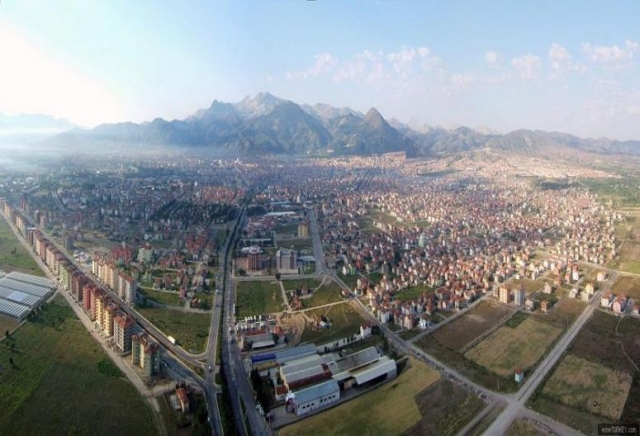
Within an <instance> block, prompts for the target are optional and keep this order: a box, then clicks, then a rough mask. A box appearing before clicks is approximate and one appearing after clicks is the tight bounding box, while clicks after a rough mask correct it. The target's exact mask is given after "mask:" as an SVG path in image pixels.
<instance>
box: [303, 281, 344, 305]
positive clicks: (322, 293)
mask: <svg viewBox="0 0 640 436" xmlns="http://www.w3.org/2000/svg"><path fill="white" fill-rule="evenodd" d="M338 301H342V288H341V287H340V285H339V284H337V283H336V282H334V281H333V280H327V281H325V283H324V285H322V286H320V288H318V289H316V290H315V292H314V293H313V295H312V296H311V298H308V299H306V300H305V306H307V307H317V306H322V305H325V304H329V303H337V302H338Z"/></svg>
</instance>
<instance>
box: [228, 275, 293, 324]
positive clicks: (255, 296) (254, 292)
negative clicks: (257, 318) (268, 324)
mask: <svg viewBox="0 0 640 436" xmlns="http://www.w3.org/2000/svg"><path fill="white" fill-rule="evenodd" d="M236 294H237V295H236V316H237V317H238V318H244V317H246V316H253V315H263V314H267V313H275V312H282V304H283V301H282V291H281V290H280V285H279V284H278V282H260V281H255V282H237V283H236Z"/></svg>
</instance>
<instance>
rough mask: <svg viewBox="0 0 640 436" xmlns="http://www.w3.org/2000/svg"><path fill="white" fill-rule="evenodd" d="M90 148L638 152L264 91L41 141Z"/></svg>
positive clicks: (633, 144)
mask: <svg viewBox="0 0 640 436" xmlns="http://www.w3.org/2000/svg"><path fill="white" fill-rule="evenodd" d="M46 141H47V142H49V143H60V144H63V143H65V142H68V141H75V142H78V143H85V144H90V143H91V142H93V141H98V142H104V141H110V142H116V143H138V144H141V146H142V145H166V146H182V147H212V148H219V149H222V150H225V151H232V152H235V153H239V154H247V153H249V154H252V153H256V152H260V153H273V154H292V153H293V154H335V155H342V154H346V155H348V154H361V155H368V154H381V153H386V152H397V151H404V152H406V153H407V155H408V156H438V155H443V154H451V153H457V152H461V151H469V150H476V149H481V148H491V149H496V150H502V151H504V152H509V153H519V154H526V155H540V156H550V155H553V153H554V150H555V149H558V150H560V149H562V150H564V151H566V150H572V149H573V150H580V151H583V152H590V153H601V154H602V153H616V154H640V141H616V140H609V139H606V138H599V139H591V138H586V139H585V138H580V137H578V136H574V135H571V134H568V133H560V132H546V131H541V130H527V129H519V130H515V131H512V132H508V133H505V134H500V133H498V132H496V131H494V130H491V129H487V128H481V129H471V128H469V127H464V126H460V127H457V128H451V129H446V128H443V127H431V126H428V125H426V124H425V125H424V127H423V128H420V129H419V130H415V129H413V128H411V127H409V126H408V125H407V124H404V123H402V122H400V121H398V120H395V119H392V120H391V121H387V120H386V119H385V118H384V117H383V116H382V114H381V113H380V112H379V111H378V110H377V109H375V108H371V109H369V110H368V111H367V113H366V114H362V113H360V112H358V111H355V110H353V109H350V108H345V107H343V108H335V107H333V106H330V105H327V104H323V103H318V104H316V105H314V106H310V105H307V104H303V105H299V104H297V103H295V102H293V101H291V100H287V99H283V98H279V97H276V96H274V95H272V94H270V93H267V92H264V93H259V94H257V95H256V96H255V97H253V98H252V97H249V96H247V97H245V98H244V99H242V100H241V101H239V102H237V103H227V102H221V101H218V100H214V101H213V102H212V104H211V105H210V106H209V107H208V108H206V109H200V110H198V111H196V112H195V113H194V114H192V115H191V116H189V117H187V118H185V119H183V120H173V121H166V120H164V119H162V118H156V119H154V120H153V121H151V122H147V123H142V124H136V123H130V122H127V123H116V124H101V125H99V126H97V127H95V128H94V129H91V130H73V131H68V132H64V133H62V134H59V135H56V136H54V137H53V138H50V139H47V140H46Z"/></svg>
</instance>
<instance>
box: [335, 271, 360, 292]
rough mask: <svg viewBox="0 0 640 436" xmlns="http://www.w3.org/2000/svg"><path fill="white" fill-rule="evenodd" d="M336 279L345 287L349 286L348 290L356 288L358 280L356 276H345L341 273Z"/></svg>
mask: <svg viewBox="0 0 640 436" xmlns="http://www.w3.org/2000/svg"><path fill="white" fill-rule="evenodd" d="M338 277H339V278H340V280H342V281H343V282H344V284H345V285H347V286H349V288H351V289H353V288H355V287H356V285H357V284H358V279H359V278H360V276H359V275H356V274H354V275H350V276H345V275H344V274H342V273H338Z"/></svg>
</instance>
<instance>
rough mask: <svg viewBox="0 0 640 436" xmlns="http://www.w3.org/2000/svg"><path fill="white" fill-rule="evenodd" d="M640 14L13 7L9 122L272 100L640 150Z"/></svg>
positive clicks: (390, 5) (147, 116) (588, 4)
mask: <svg viewBox="0 0 640 436" xmlns="http://www.w3.org/2000/svg"><path fill="white" fill-rule="evenodd" d="M638 17H640V2H637V1H627V0H620V1H616V2H605V1H591V0H575V1H572V0H566V1H562V2H558V1H556V0H554V1H547V0H537V1H528V0H512V1H499V0H494V1H483V0H478V1H453V0H448V1H437V0H432V1H421V0H378V1H360V0H349V1H342V0H315V1H307V0H242V1H231V0H229V1H227V0H208V1H205V0H202V1H190V0H185V1H180V2H177V1H175V0H174V1H165V0H154V1H145V0H141V1H131V0H126V1H121V0H109V1H85V0H57V1H55V2H49V1H47V2H45V1H42V0H1V1H0V112H3V113H5V114H16V113H44V114H50V115H54V116H57V117H61V118H67V119H69V120H70V121H72V122H75V123H77V124H79V125H82V126H86V127H92V126H95V125H98V124H100V123H103V122H119V121H134V122H142V121H148V120H152V119H154V118H156V117H162V118H165V119H181V118H185V117H187V116H189V115H191V114H192V113H194V112H195V111H196V110H198V109H199V108H204V107H208V106H209V105H210V104H211V102H212V101H213V100H214V99H217V100H221V101H229V102H236V101H239V100H241V99H242V98H244V97H245V96H247V95H255V94H256V93H258V92H265V91H266V92H270V93H272V94H274V95H276V96H278V97H281V98H285V99H290V100H293V101H295V102H297V103H308V104H315V103H318V102H322V103H328V104H331V105H333V106H338V107H343V106H348V107H352V108H354V109H356V110H359V111H362V112H366V111H367V110H368V109H369V108H371V107H376V108H377V109H378V110H379V111H380V112H381V113H382V114H383V116H385V118H387V119H390V118H396V119H398V120H400V121H403V122H406V123H410V125H412V126H421V125H423V124H428V125H431V126H435V125H439V126H445V127H450V126H453V125H465V126H470V127H480V126H486V127H490V128H492V129H495V130H498V131H501V132H508V131H511V130H516V129H520V128H527V129H543V130H550V131H561V132H568V133H573V134H577V135H579V136H585V137H601V136H606V137H609V138H612V139H621V140H626V139H640V25H638Z"/></svg>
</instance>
